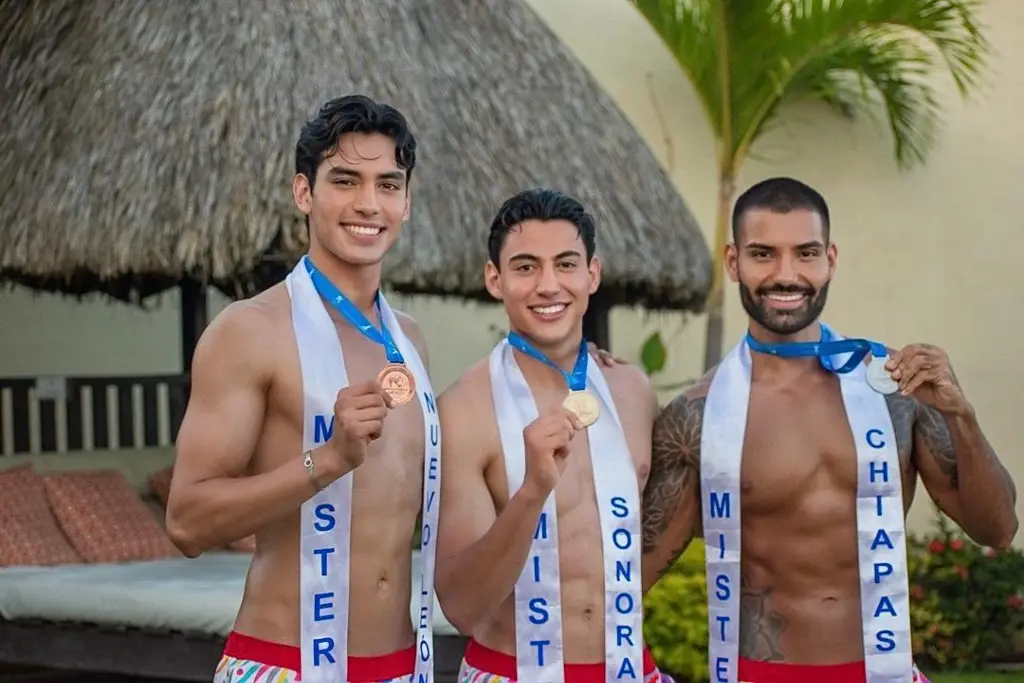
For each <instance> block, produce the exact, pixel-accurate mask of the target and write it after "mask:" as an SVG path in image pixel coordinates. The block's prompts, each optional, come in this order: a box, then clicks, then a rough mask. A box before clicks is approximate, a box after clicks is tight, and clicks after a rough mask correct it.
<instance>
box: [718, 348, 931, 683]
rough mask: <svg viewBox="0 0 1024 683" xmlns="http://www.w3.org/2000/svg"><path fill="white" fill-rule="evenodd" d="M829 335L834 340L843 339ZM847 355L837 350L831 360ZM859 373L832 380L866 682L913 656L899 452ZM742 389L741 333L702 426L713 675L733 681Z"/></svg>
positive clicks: (746, 379) (901, 669) (880, 679)
mask: <svg viewBox="0 0 1024 683" xmlns="http://www.w3.org/2000/svg"><path fill="white" fill-rule="evenodd" d="M830 331H831V330H830ZM832 334H833V338H834V339H836V340H838V339H840V338H841V337H839V336H838V335H836V334H835V333H834V332H833V333H832ZM848 357H849V354H840V355H839V356H837V358H836V363H835V365H836V367H840V366H841V365H842V364H843V363H844V362H846V359H847V358H848ZM865 374H866V373H865V366H864V365H863V364H860V365H858V366H857V367H856V368H855V369H854V370H853V371H851V372H849V373H846V374H841V375H839V383H840V387H841V391H842V396H843V403H844V404H845V406H846V416H847V420H848V422H849V425H850V429H851V430H852V432H853V435H854V441H855V442H856V445H857V538H858V556H859V560H860V594H861V614H862V618H863V626H864V635H863V642H864V659H865V669H866V673H867V683H910V681H911V680H912V678H913V660H912V652H911V644H910V603H909V590H908V585H907V549H906V543H905V540H904V536H905V532H904V519H903V488H902V485H901V483H900V464H899V456H898V454H897V450H896V438H895V435H894V432H893V427H892V419H891V418H890V415H889V409H888V406H887V405H886V401H885V397H884V396H883V395H882V394H879V393H877V392H875V391H874V390H873V389H871V387H869V386H868V384H867V381H866V379H865ZM749 398H750V349H749V347H748V346H747V343H746V340H744V341H741V342H740V343H739V344H737V345H736V346H735V347H734V348H733V349H732V350H731V351H730V352H729V354H728V355H727V356H726V357H725V359H723V360H722V362H721V364H719V366H718V369H717V370H716V372H715V376H714V379H713V380H712V382H711V388H710V390H709V392H708V397H707V400H706V402H705V406H704V423H703V427H702V433H701V460H700V466H701V502H702V505H701V507H702V514H703V520H704V538H705V540H706V546H705V561H706V564H707V576H708V628H709V635H710V646H709V648H708V665H709V669H710V674H711V683H736V680H737V664H738V657H739V613H740V609H739V608H740V589H739V586H740V548H741V544H740V465H741V460H742V453H743V440H744V433H745V431H746V425H747V404H748V401H749Z"/></svg>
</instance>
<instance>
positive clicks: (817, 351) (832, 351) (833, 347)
mask: <svg viewBox="0 0 1024 683" xmlns="http://www.w3.org/2000/svg"><path fill="white" fill-rule="evenodd" d="M747 345H748V346H749V347H750V350H751V351H756V352H758V353H766V354H769V355H772V356H778V357H779V358H813V357H817V358H818V360H819V361H820V362H821V367H823V368H825V369H826V370H828V371H829V372H835V373H838V374H840V375H845V374H846V373H848V372H850V371H851V370H853V369H854V368H855V367H857V366H858V365H860V363H861V362H862V361H863V360H864V358H865V357H866V356H867V355H868V353H869V352H870V353H871V355H872V356H874V357H875V358H884V357H886V356H887V355H889V352H888V351H887V350H886V348H885V345H884V344H880V343H878V342H876V341H871V340H869V339H835V335H834V334H833V333H832V330H830V329H829V328H828V326H827V325H821V340H820V341H816V342H782V343H778V344H767V343H765V342H761V341H758V340H757V339H754V336H753V335H751V334H750V332H747ZM842 353H852V354H853V355H851V356H850V358H849V360H847V361H846V363H844V364H843V365H842V366H841V367H836V365H835V361H834V360H833V357H834V356H837V355H839V354H842Z"/></svg>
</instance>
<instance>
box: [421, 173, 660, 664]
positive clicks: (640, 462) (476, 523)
mask: <svg viewBox="0 0 1024 683" xmlns="http://www.w3.org/2000/svg"><path fill="white" fill-rule="evenodd" d="M594 233H595V227H594V221H593V219H592V218H591V217H590V216H589V215H588V214H587V213H586V212H585V210H584V208H583V206H581V205H580V203H579V202H577V201H576V200H575V199H572V198H571V197H567V196H565V195H563V194H560V193H558V192H555V191H551V190H544V189H537V190H530V191H526V192H523V193H520V194H517V195H515V196H514V197H512V198H510V199H509V200H508V201H506V202H505V204H504V205H503V206H502V207H501V209H500V210H499V211H498V214H497V217H496V218H495V219H494V222H493V223H492V224H491V229H490V237H489V240H488V250H489V256H490V260H489V262H488V263H487V265H486V269H485V280H486V285H487V289H488V291H489V292H490V293H491V295H492V296H494V297H495V298H496V299H498V300H500V301H501V302H502V303H503V304H504V306H505V311H506V313H507V314H508V319H509V326H510V328H511V332H510V334H509V337H508V339H506V340H503V341H501V342H499V344H498V345H497V346H496V347H495V349H494V351H493V352H492V353H491V355H490V357H489V358H488V359H485V360H482V361H480V362H478V363H477V364H475V365H474V366H472V367H471V368H470V369H469V370H467V371H466V373H465V374H463V375H462V377H460V378H459V379H458V380H457V381H456V382H455V383H454V384H453V385H452V386H451V387H450V388H449V389H447V390H446V391H445V392H444V393H443V394H442V395H441V397H440V399H439V401H438V410H439V412H440V415H441V425H442V432H443V434H444V447H443V452H444V458H443V459H442V473H443V475H442V477H441V481H442V492H443V495H442V500H443V501H444V502H443V503H442V507H441V522H440V524H441V526H440V531H439V534H438V567H437V593H438V599H439V601H440V604H441V607H442V609H444V612H445V615H446V616H447V618H448V620H449V621H450V622H451V623H452V624H453V625H455V627H456V628H457V629H458V630H459V631H460V632H462V633H463V634H466V635H468V636H470V637H471V640H470V643H469V645H468V647H467V650H466V654H465V660H464V661H463V666H462V671H461V673H460V676H459V680H460V681H470V680H471V681H481V682H482V681H487V682H497V681H515V680H519V681H523V683H551V682H554V681H563V680H564V681H566V682H567V683H574V682H581V681H594V682H598V681H600V682H601V683H604V681H619V680H628V681H636V682H638V681H640V680H641V679H646V680H647V681H651V680H657V679H658V677H659V674H658V673H657V671H656V669H655V667H654V662H653V660H652V659H651V658H650V656H649V654H647V653H646V651H645V650H643V642H642V640H643V634H642V627H641V612H642V605H641V593H640V588H641V583H640V572H639V565H640V543H639V540H640V539H639V537H638V535H639V532H640V517H639V492H640V490H641V488H642V487H643V485H644V482H645V481H646V480H647V471H648V467H649V461H650V447H651V428H652V425H653V421H654V417H655V415H656V413H657V402H656V400H655V395H654V392H653V390H652V388H651V386H650V384H649V382H648V380H647V377H646V376H645V375H644V374H643V372H642V371H640V370H639V369H637V368H636V367H634V366H630V365H626V364H610V365H612V366H611V367H605V365H606V364H605V363H604V362H602V363H600V365H599V364H597V363H594V362H588V354H587V353H586V347H585V346H584V345H583V344H582V342H583V314H584V312H585V311H586V309H587V305H588V301H589V299H590V295H591V294H593V293H594V292H595V291H596V290H597V288H598V285H599V284H600V276H601V264H600V261H599V260H598V258H597V257H596V256H594V247H595V244H594V243H595V235H594ZM581 347H582V348H581ZM567 385H568V386H567ZM570 389H571V390H572V393H571V394H570ZM577 391H578V392H579V393H576V392H577ZM567 396H569V397H570V398H569V403H568V404H567V403H565V401H566V399H567ZM567 406H568V407H567ZM598 414H599V417H598ZM594 418H596V422H593V423H591V420H593V419H594ZM585 424H587V425H591V426H589V427H586V428H585V427H584V425H585ZM552 493H553V494H554V495H552ZM563 676H564V677H563Z"/></svg>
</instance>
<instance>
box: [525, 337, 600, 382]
mask: <svg viewBox="0 0 1024 683" xmlns="http://www.w3.org/2000/svg"><path fill="white" fill-rule="evenodd" d="M508 343H509V344H510V345H511V346H512V348H514V349H516V350H517V351H522V352H523V353H525V354H526V355H527V356H530V357H531V358H534V359H536V360H539V361H540V362H541V363H544V364H546V365H550V366H551V367H553V368H554V369H555V370H558V371H559V372H560V373H562V376H563V377H565V381H566V382H567V383H568V384H569V389H570V390H572V391H583V390H584V389H586V388H587V359H588V358H589V354H587V340H586V339H582V340H580V351H579V353H578V354H576V365H575V366H573V369H572V372H571V373H569V372H566V371H565V370H563V369H562V368H560V367H558V365H557V364H556V363H555V362H554V361H552V360H551V359H550V358H548V357H547V356H545V355H544V354H543V353H541V352H540V351H538V350H537V347H535V346H534V345H533V344H531V343H530V342H528V341H526V339H524V338H523V337H522V336H521V335H520V334H519V333H518V332H509V333H508Z"/></svg>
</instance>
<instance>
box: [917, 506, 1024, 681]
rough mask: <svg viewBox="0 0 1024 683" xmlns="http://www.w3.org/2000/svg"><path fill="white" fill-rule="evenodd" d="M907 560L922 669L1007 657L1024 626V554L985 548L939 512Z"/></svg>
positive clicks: (953, 667) (974, 666) (971, 664)
mask: <svg viewBox="0 0 1024 683" xmlns="http://www.w3.org/2000/svg"><path fill="white" fill-rule="evenodd" d="M907 561H908V570H909V574H910V617H911V623H912V625H913V646H914V656H915V658H917V659H918V660H919V661H920V662H921V663H922V666H923V667H928V668H931V669H934V670H943V669H945V670H964V669H978V668H980V667H981V666H982V665H983V664H985V663H986V662H989V661H991V660H992V659H993V658H995V657H997V656H999V655H1001V654H1005V653H1007V651H1008V649H1009V647H1010V643H1011V642H1012V641H1013V639H1014V637H1015V635H1016V634H1018V633H1019V632H1020V631H1021V629H1022V628H1024V553H1021V552H1020V551H1019V550H1016V549H1013V548H1011V549H1009V550H1004V551H999V552H997V551H995V550H992V549H990V548H984V547H982V546H979V545H978V544H976V543H974V542H973V541H971V540H970V539H968V538H967V537H966V536H965V535H964V534H963V532H961V531H960V530H959V529H956V528H955V527H954V525H953V524H952V522H950V520H949V519H948V518H947V517H945V515H942V514H941V513H940V514H939V515H938V517H937V519H936V522H935V530H934V532H932V533H930V534H928V535H925V536H922V537H917V536H909V537H908V543H907Z"/></svg>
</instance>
